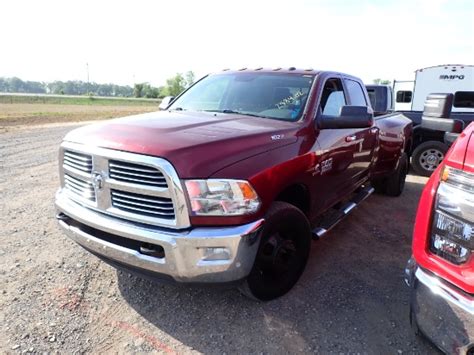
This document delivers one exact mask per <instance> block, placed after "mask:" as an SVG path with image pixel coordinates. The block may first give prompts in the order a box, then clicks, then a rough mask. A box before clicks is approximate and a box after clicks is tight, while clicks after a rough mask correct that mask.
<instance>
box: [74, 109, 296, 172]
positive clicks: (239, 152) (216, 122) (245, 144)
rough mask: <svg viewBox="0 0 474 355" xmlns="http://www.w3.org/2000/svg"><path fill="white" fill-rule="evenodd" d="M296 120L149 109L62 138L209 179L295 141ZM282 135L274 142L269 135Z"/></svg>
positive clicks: (75, 131) (85, 128)
mask: <svg viewBox="0 0 474 355" xmlns="http://www.w3.org/2000/svg"><path fill="white" fill-rule="evenodd" d="M297 129H298V124H295V123H291V122H284V121H278V120H269V119H263V118H255V117H244V116H236V115H228V114H214V113H203V112H193V113H192V114H190V113H187V112H176V111H174V112H167V111H166V112H163V111H162V112H152V113H147V114H143V115H137V116H132V117H126V118H121V119H116V120H112V121H108V122H106V123H99V124H93V125H89V126H85V127H82V128H79V129H77V130H74V131H72V132H71V133H69V134H68V135H67V136H66V138H65V139H66V140H68V141H71V142H76V143H82V144H88V145H95V146H98V147H103V148H109V149H115V150H122V151H127V152H134V153H139V154H144V155H151V156H157V157H164V158H166V159H167V160H169V161H170V162H171V163H172V164H173V165H174V167H175V168H176V170H177V171H178V172H179V176H180V177H181V178H184V179H188V178H207V177H209V176H210V175H212V173H214V172H215V171H217V170H219V169H222V168H223V167H225V166H227V165H230V164H232V163H235V162H236V161H239V160H242V159H246V158H248V157H250V156H252V155H256V154H260V153H262V152H265V151H267V150H271V149H275V148H278V147H281V146H284V145H287V144H290V143H293V142H295V141H296V137H295V135H296V130H297ZM276 133H278V134H284V138H283V139H280V140H277V141H274V140H272V139H271V138H270V137H271V135H272V134H276Z"/></svg>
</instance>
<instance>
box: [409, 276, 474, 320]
mask: <svg viewBox="0 0 474 355" xmlns="http://www.w3.org/2000/svg"><path fill="white" fill-rule="evenodd" d="M415 277H416V278H417V279H418V280H419V281H420V282H421V283H423V285H425V286H426V287H428V288H429V289H430V290H431V292H433V293H434V294H436V295H438V296H440V297H442V298H443V299H445V300H446V301H448V302H450V303H452V304H454V305H455V306H457V307H459V308H461V309H462V310H464V311H465V312H467V313H469V314H471V315H473V316H474V297H468V296H466V295H465V294H462V293H461V292H460V291H458V290H456V289H455V288H454V287H451V286H449V285H448V284H446V283H445V282H443V281H441V280H440V279H438V278H437V277H436V276H434V275H430V274H428V273H427V272H425V271H423V270H422V269H421V268H420V267H418V268H417V269H416V271H415Z"/></svg>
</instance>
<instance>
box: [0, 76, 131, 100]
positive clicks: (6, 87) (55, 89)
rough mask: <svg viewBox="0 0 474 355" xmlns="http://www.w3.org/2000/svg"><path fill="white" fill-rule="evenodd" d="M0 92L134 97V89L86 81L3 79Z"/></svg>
mask: <svg viewBox="0 0 474 355" xmlns="http://www.w3.org/2000/svg"><path fill="white" fill-rule="evenodd" d="M0 92H12V93H34V94H43V93H48V94H56V95H64V94H66V95H97V96H124V97H125V96H132V95H133V88H132V87H130V86H121V85H115V84H98V83H94V82H92V83H87V82H84V81H77V80H69V81H53V82H50V83H44V82H39V81H23V80H21V79H19V78H16V77H13V78H1V77H0Z"/></svg>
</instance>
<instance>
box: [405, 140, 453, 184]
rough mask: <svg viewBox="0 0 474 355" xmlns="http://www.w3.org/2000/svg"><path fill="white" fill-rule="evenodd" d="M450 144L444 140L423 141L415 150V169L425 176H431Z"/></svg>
mask: <svg viewBox="0 0 474 355" xmlns="http://www.w3.org/2000/svg"><path fill="white" fill-rule="evenodd" d="M447 151H448V146H447V145H446V144H444V143H442V142H438V141H429V142H424V143H421V144H420V145H419V146H418V147H416V149H415V150H414V151H413V157H412V166H413V169H414V170H415V171H416V172H417V173H418V174H419V175H423V176H430V175H431V173H433V171H435V170H436V168H437V167H438V165H439V164H441V162H442V161H443V159H444V155H445V154H446V152H447Z"/></svg>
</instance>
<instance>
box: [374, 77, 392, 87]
mask: <svg viewBox="0 0 474 355" xmlns="http://www.w3.org/2000/svg"><path fill="white" fill-rule="evenodd" d="M373 81H374V84H375V85H390V84H391V83H392V82H391V81H390V80H386V79H380V78H377V79H374V80H373Z"/></svg>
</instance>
